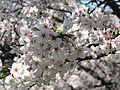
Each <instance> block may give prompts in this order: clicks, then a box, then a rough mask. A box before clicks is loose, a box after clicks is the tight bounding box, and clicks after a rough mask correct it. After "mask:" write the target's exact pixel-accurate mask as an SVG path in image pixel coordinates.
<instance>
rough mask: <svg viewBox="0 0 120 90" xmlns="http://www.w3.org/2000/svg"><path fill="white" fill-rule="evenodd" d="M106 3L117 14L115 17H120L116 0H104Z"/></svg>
mask: <svg viewBox="0 0 120 90" xmlns="http://www.w3.org/2000/svg"><path fill="white" fill-rule="evenodd" d="M105 1H106V4H107V5H109V6H110V8H111V9H112V10H113V13H114V14H115V15H117V17H119V18H120V9H119V6H118V5H117V3H116V1H114V0H105Z"/></svg>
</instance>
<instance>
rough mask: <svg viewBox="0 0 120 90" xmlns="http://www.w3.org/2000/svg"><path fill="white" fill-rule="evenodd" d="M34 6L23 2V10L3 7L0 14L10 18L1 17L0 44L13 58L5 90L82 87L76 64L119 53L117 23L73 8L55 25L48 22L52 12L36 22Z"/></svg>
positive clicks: (17, 5)
mask: <svg viewBox="0 0 120 90" xmlns="http://www.w3.org/2000/svg"><path fill="white" fill-rule="evenodd" d="M38 2H39V0H33V1H32V0H23V2H22V3H23V4H20V3H21V2H18V3H16V2H14V3H13V4H10V5H9V6H8V7H7V4H8V2H4V1H2V3H4V5H5V6H1V7H2V8H5V9H6V10H5V9H1V10H0V13H1V11H2V10H3V11H4V12H6V13H9V17H7V16H4V13H3V14H1V16H0V17H1V21H0V40H1V41H0V44H2V45H4V44H9V45H11V48H12V50H11V53H15V54H16V55H17V56H16V57H14V62H13V64H12V67H11V68H10V75H8V76H6V78H5V85H4V86H5V88H6V89H7V90H11V89H16V90H26V89H29V87H31V89H30V90H37V89H40V90H42V89H43V90H44V89H45V90H59V89H60V90H63V89H64V90H70V89H71V88H70V86H72V87H73V88H75V89H77V88H80V87H82V86H84V85H83V83H81V82H80V80H81V79H80V77H79V75H78V73H77V72H79V71H77V68H78V67H79V66H78V64H77V63H78V62H79V61H78V60H82V59H85V58H86V57H88V58H89V57H91V58H92V59H94V60H96V59H97V58H101V55H109V54H111V53H112V52H114V51H116V50H119V46H120V43H119V42H120V41H119V40H120V36H119V33H120V32H119V28H120V27H119V22H118V23H117V20H118V18H116V17H115V16H114V15H112V14H109V13H104V11H102V9H101V8H96V10H95V11H93V13H91V14H90V13H89V8H88V7H86V6H83V7H81V8H79V7H78V6H77V5H76V4H75V3H74V5H75V7H74V8H70V9H72V10H71V11H72V12H71V14H70V13H69V15H68V14H65V16H63V17H64V20H63V23H59V22H57V21H55V20H54V19H53V15H52V14H53V13H51V12H54V11H51V10H48V9H46V12H48V14H47V15H43V16H42V15H41V16H40V11H39V8H41V7H39V5H38V4H37V3H38ZM46 2H47V1H46ZM48 2H49V0H48ZM63 2H65V1H63ZM33 3H34V4H36V6H33ZM68 4H70V6H71V7H73V5H71V2H69V3H68ZM2 5H3V4H2ZM9 7H11V9H9ZM13 7H15V8H13ZM43 8H44V7H43ZM46 8H47V7H46ZM61 8H62V4H61ZM66 8H67V7H66ZM7 10H8V11H7ZM66 10H69V9H66ZM112 18H113V19H114V18H115V19H114V20H113V19H112ZM14 44H15V45H16V46H14ZM1 52H2V51H1ZM65 81H66V82H65ZM48 84H49V85H48Z"/></svg>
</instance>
